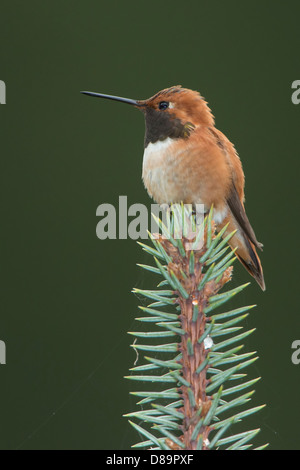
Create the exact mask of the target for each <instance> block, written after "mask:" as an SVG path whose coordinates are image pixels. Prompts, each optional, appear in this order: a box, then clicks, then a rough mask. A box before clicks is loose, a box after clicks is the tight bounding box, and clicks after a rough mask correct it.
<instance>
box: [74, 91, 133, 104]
mask: <svg viewBox="0 0 300 470" xmlns="http://www.w3.org/2000/svg"><path fill="white" fill-rule="evenodd" d="M81 93H83V94H84V95H88V96H94V97H96V98H105V99H107V100H114V101H121V103H127V104H131V105H133V106H140V104H139V102H138V101H137V100H131V99H129V98H121V97H120V96H113V95H103V94H102V93H94V92H93V91H82V92H81Z"/></svg>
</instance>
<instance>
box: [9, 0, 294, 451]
mask: <svg viewBox="0 0 300 470" xmlns="http://www.w3.org/2000/svg"><path fill="white" fill-rule="evenodd" d="M299 14H300V4H299V2H298V1H291V0H290V1H289V2H281V1H274V0H273V1H271V0H264V1H263V2H262V1H257V0H255V1H254V0H252V1H251V2H250V1H247V2H240V1H238V0H236V1H232V0H231V1H226V2H221V1H219V2H204V1H202V0H198V1H194V0H191V1H189V2H185V3H184V2H181V1H178V0H173V1H168V0H165V1H164V2H161V1H160V2H158V1H155V0H154V1H151V2H143V1H128V2H120V1H113V0H111V1H110V2H100V1H95V0H85V1H84V2H83V1H81V2H79V1H74V0H72V1H70V0H63V1H62V0H60V1H58V0H52V1H51V2H50V1H44V2H41V1H33V0H28V1H27V2H24V1H17V0H13V1H11V0H10V1H8V0H2V1H1V16H0V79H1V80H4V81H5V83H6V86H7V104H6V105H5V106H4V105H2V106H1V107H0V123H1V133H0V139H1V141H0V142H1V150H0V151H1V186H0V188H1V220H2V224H1V225H2V229H1V277H2V280H1V316H0V318H1V320H0V339H2V340H4V341H5V342H6V346H7V365H6V366H1V367H0V420H1V427H0V448H1V449H128V448H129V447H130V445H131V444H133V443H134V442H136V441H137V440H138V436H137V435H136V432H135V431H134V430H132V429H131V428H130V426H129V425H128V424H127V422H126V419H124V418H122V414H124V413H125V412H128V411H131V410H132V409H133V407H134V400H133V398H132V397H130V396H129V391H130V390H132V389H134V384H132V383H127V381H126V380H124V379H123V376H124V375H126V374H127V373H128V368H129V367H132V365H133V362H134V360H135V354H134V351H132V349H131V348H130V347H129V345H130V343H131V341H132V338H131V337H129V336H128V335H127V334H126V332H127V331H129V330H134V329H136V328H137V325H136V323H135V322H134V317H135V316H136V314H137V312H138V309H137V305H138V302H139V301H138V299H137V298H135V297H134V295H133V294H131V292H130V291H131V289H132V288H133V287H145V288H151V286H152V285H154V281H155V279H154V278H152V277H151V275H150V274H149V275H148V274H146V273H145V274H144V273H141V272H140V270H139V268H138V267H137V266H136V263H138V262H140V263H143V262H146V261H147V260H148V261H149V259H148V257H147V255H146V254H145V253H144V252H142V250H141V249H140V248H139V247H138V245H137V243H136V242H135V241H132V240H118V241H116V240H111V241H109V240H106V241H100V240H99V239H97V237H96V233H95V229H96V224H97V221H98V219H97V217H96V208H97V206H98V205H99V204H101V203H104V202H107V203H111V204H117V202H118V197H119V195H127V196H128V202H129V204H133V203H135V202H140V203H144V204H146V205H150V202H151V201H150V199H149V198H148V196H147V194H146V191H145V190H144V188H143V184H142V181H141V167H142V153H143V135H144V122H143V117H142V115H140V113H138V112H136V111H135V110H134V109H132V108H130V107H127V106H123V105H121V104H118V103H112V102H109V101H100V100H93V99H91V98H88V97H86V96H83V95H81V94H80V93H79V91H80V90H82V89H87V90H93V91H99V92H104V93H111V94H116V95H121V96H126V97H130V98H147V97H149V96H151V95H152V94H154V93H155V92H156V91H158V90H160V89H162V88H165V87H168V86H171V85H177V84H182V85H183V86H185V87H187V88H192V89H196V90H199V91H201V93H202V94H203V95H204V96H205V98H206V99H207V100H208V101H209V104H210V106H211V108H212V110H213V112H214V114H215V116H216V125H217V127H218V128H219V129H220V130H222V131H223V132H224V133H225V134H226V135H227V136H228V137H229V138H230V139H231V140H232V141H233V142H234V143H235V145H236V148H237V150H238V152H239V154H240V156H241V159H242V162H243V166H244V170H245V173H246V197H247V204H246V208H247V213H248V216H249V218H250V220H251V222H252V224H253V226H254V228H255V231H256V233H257V235H258V239H259V240H261V241H262V242H263V243H264V246H265V249H264V253H263V254H262V262H263V265H264V271H265V278H266V283H267V291H266V292H265V293H262V292H261V291H260V289H259V287H258V286H257V285H256V284H255V283H254V282H252V283H251V286H250V287H249V288H248V289H246V291H244V292H243V293H241V294H240V295H239V296H238V298H237V299H236V301H235V303H234V305H239V306H241V305H247V304H254V303H255V304H257V305H258V307H257V308H256V309H255V310H253V311H252V313H251V315H250V317H249V318H248V319H247V325H246V326H248V327H249V328H254V327H255V328H257V330H256V332H255V334H254V335H252V336H251V338H249V339H248V340H247V341H245V344H246V349H247V350H256V351H258V354H259V356H260V359H259V361H258V362H257V363H256V364H255V366H254V367H252V370H251V371H250V370H249V374H250V375H252V376H257V375H259V376H261V377H262V380H261V381H260V382H259V383H258V385H257V387H256V390H257V391H256V394H255V396H254V399H253V405H258V404H261V403H266V404H267V407H266V408H265V409H264V410H263V411H262V412H260V414H259V415H255V416H254V417H253V418H249V419H248V422H245V423H244V425H243V426H245V427H244V429H245V428H247V429H249V428H250V426H252V428H253V427H254V428H255V427H261V434H260V435H259V436H258V437H257V439H256V442H257V443H258V444H262V443H265V442H270V448H271V449H292V448H294V449H299V448H300V438H299V431H298V423H299V420H300V406H299V402H298V397H299V386H300V382H299V372H300V365H299V366H296V365H293V364H292V362H291V353H292V350H291V344H292V342H293V341H294V340H295V339H300V338H299V337H300V331H299V326H300V321H299V308H298V305H299V300H298V298H299V297H298V296H299V290H298V289H299V274H298V270H299V261H300V259H299V252H298V236H297V230H298V229H299V223H298V220H297V219H296V218H295V217H296V215H297V213H298V205H297V204H298V201H299V123H300V105H299V106H295V105H293V104H292V102H291V94H292V89H291V84H292V82H293V81H294V80H297V79H300V70H299V45H300V44H299ZM248 280H249V277H248V275H247V273H246V271H245V270H244V269H243V268H242V267H240V266H236V268H235V276H234V281H233V284H239V283H244V282H247V281H248ZM250 429H251V428H250Z"/></svg>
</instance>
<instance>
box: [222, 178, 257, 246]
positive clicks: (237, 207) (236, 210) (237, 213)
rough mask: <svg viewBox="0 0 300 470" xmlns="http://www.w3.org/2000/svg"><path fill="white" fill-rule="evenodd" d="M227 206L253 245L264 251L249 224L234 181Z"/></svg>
mask: <svg viewBox="0 0 300 470" xmlns="http://www.w3.org/2000/svg"><path fill="white" fill-rule="evenodd" d="M227 204H228V206H229V209H230V210H231V212H232V215H233V216H234V218H235V219H236V221H237V223H238V224H239V226H240V227H241V229H242V230H243V231H244V233H245V234H246V235H247V237H248V238H249V239H250V240H251V241H252V243H253V244H254V245H255V246H256V247H257V248H260V249H261V250H262V247H263V245H262V243H260V242H259V241H257V238H256V236H255V233H254V230H253V228H252V227H251V224H250V222H249V219H248V217H247V214H246V212H245V209H244V206H243V204H242V202H241V201H240V198H239V196H238V193H237V190H236V187H235V184H234V182H233V181H232V186H231V189H230V193H229V195H228V197H227Z"/></svg>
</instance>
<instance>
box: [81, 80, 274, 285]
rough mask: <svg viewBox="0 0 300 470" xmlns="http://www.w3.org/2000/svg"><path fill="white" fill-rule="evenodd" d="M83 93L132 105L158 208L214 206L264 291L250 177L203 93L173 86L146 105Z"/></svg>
mask: <svg viewBox="0 0 300 470" xmlns="http://www.w3.org/2000/svg"><path fill="white" fill-rule="evenodd" d="M82 93H84V94H86V95H89V96H93V97H97V98H105V99H109V100H115V101H120V102H122V103H127V104H130V105H132V106H134V107H135V108H137V109H139V110H141V111H142V112H143V114H144V117H145V137H144V156H143V172H142V178H143V181H144V185H145V187H146V189H147V191H148V194H149V195H150V197H152V198H153V199H154V201H155V202H157V203H158V204H175V203H181V202H183V203H184V204H192V205H194V206H195V205H196V204H204V208H205V210H206V211H209V209H210V207H211V206H212V205H213V208H214V215H213V218H214V221H215V224H216V229H217V231H220V230H221V229H222V228H223V227H224V226H225V225H227V224H228V227H227V229H226V231H225V233H224V235H223V236H224V237H225V236H226V235H227V234H229V233H232V232H233V231H236V232H235V234H234V236H233V237H232V238H231V240H230V241H229V245H230V247H231V248H232V249H236V252H235V254H236V256H237V258H238V259H239V261H240V262H241V263H242V265H243V266H244V267H245V268H246V270H247V271H248V272H249V273H250V274H251V276H253V277H254V279H255V280H256V281H257V283H258V284H259V286H260V287H261V289H262V290H265V281H264V275H263V270H262V265H261V262H260V259H259V256H258V254H257V251H256V248H259V249H260V250H261V249H262V247H263V245H262V244H261V243H260V242H258V241H257V238H256V235H255V233H254V230H253V228H252V226H251V224H250V222H249V220H248V217H247V215H246V212H245V207H244V202H245V194H244V187H245V176H244V172H243V168H242V163H241V160H240V158H239V156H238V153H237V151H236V149H235V147H234V145H233V144H232V143H231V142H230V140H229V139H228V138H227V137H226V136H225V135H224V134H223V133H222V132H221V131H219V130H218V129H217V128H216V127H215V120H214V116H213V114H212V111H211V109H210V108H209V106H208V103H207V102H206V101H205V99H204V97H203V96H202V95H201V94H200V93H199V92H197V91H194V90H190V89H187V88H182V86H181V85H178V86H172V87H170V88H166V89H164V90H161V91H159V92H158V93H156V94H155V95H154V96H152V97H151V98H149V99H146V100H133V99H128V98H121V97H119V96H113V95H106V94H102V93H94V92H89V91H83V92H82Z"/></svg>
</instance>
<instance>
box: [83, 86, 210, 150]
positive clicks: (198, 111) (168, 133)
mask: <svg viewBox="0 0 300 470" xmlns="http://www.w3.org/2000/svg"><path fill="white" fill-rule="evenodd" d="M82 93H84V94H87V95H89V96H95V97H97V98H106V99H111V100H115V101H120V102H123V103H127V104H131V105H133V106H134V107H136V108H137V109H140V110H141V111H142V112H143V113H144V115H145V123H146V132H145V146H147V145H148V144H149V143H150V142H151V143H155V142H157V141H159V140H160V141H163V140H165V139H166V138H168V137H170V138H174V139H176V138H184V139H186V138H188V137H189V136H190V135H191V133H192V132H193V130H194V129H195V127H197V126H199V125H205V126H213V125H214V118H213V116H212V113H211V111H210V109H209V107H208V106H207V103H206V101H205V100H204V99H203V97H202V96H201V95H200V94H199V93H198V92H197V91H193V90H189V89H187V88H182V87H181V86H180V85H179V86H173V87H170V88H166V89H164V90H162V91H159V92H158V93H156V94H155V95H154V96H152V97H151V98H149V99H147V100H132V99H128V98H121V97H119V96H112V95H104V94H102V93H93V92H86V91H84V92H82Z"/></svg>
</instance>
